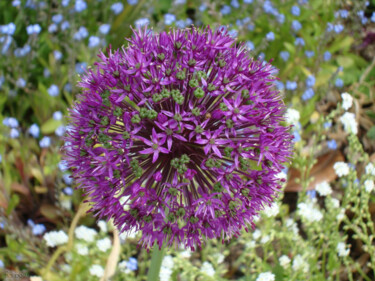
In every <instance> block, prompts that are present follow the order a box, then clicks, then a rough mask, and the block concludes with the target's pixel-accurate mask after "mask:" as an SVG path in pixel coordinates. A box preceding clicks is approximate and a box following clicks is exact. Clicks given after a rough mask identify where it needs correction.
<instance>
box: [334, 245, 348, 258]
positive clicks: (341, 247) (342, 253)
mask: <svg viewBox="0 0 375 281" xmlns="http://www.w3.org/2000/svg"><path fill="white" fill-rule="evenodd" d="M345 246H346V245H345V243H344V242H339V243H338V244H337V247H336V250H337V254H338V255H339V257H346V256H348V255H349V252H350V249H347V248H346V247H345Z"/></svg>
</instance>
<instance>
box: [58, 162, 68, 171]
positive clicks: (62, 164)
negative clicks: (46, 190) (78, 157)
mask: <svg viewBox="0 0 375 281" xmlns="http://www.w3.org/2000/svg"><path fill="white" fill-rule="evenodd" d="M58 167H59V170H60V171H62V172H64V171H66V170H68V163H67V162H66V161H65V160H61V161H60V162H59V164H58Z"/></svg>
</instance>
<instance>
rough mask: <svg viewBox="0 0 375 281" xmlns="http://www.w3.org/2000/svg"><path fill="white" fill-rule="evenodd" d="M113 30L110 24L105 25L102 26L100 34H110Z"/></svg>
mask: <svg viewBox="0 0 375 281" xmlns="http://www.w3.org/2000/svg"><path fill="white" fill-rule="evenodd" d="M110 30H111V25H110V24H108V23H104V24H102V25H101V26H99V32H100V33H101V34H108V32H109V31H110Z"/></svg>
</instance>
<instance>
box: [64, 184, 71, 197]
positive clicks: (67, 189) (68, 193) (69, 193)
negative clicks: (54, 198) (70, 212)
mask: <svg viewBox="0 0 375 281" xmlns="http://www.w3.org/2000/svg"><path fill="white" fill-rule="evenodd" d="M63 192H64V193H65V194H66V195H73V189H72V188H71V187H69V186H67V187H65V188H64V189H63Z"/></svg>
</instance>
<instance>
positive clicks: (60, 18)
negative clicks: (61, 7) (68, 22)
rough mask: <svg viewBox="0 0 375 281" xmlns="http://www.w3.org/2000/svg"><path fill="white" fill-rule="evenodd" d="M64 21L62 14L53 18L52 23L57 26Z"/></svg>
mask: <svg viewBox="0 0 375 281" xmlns="http://www.w3.org/2000/svg"><path fill="white" fill-rule="evenodd" d="M63 19H64V17H63V15H62V14H57V15H53V16H52V21H53V22H54V23H56V24H59V23H60V22H62V20H63Z"/></svg>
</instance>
